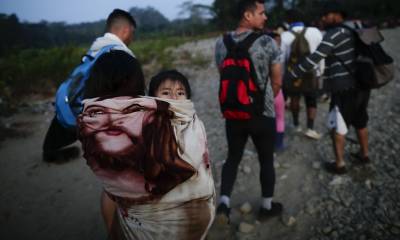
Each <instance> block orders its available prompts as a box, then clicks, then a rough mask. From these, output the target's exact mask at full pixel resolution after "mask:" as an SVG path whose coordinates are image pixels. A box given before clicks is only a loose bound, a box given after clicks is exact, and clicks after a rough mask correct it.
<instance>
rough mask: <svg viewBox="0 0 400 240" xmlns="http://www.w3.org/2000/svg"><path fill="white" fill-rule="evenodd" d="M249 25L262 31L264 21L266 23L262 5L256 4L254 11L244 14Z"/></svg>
mask: <svg viewBox="0 0 400 240" xmlns="http://www.w3.org/2000/svg"><path fill="white" fill-rule="evenodd" d="M245 16H246V17H247V19H248V21H249V23H250V24H251V26H252V27H253V28H254V29H257V30H262V29H264V25H265V21H267V15H265V6H264V4H262V3H258V2H257V3H256V9H255V10H253V11H248V12H246V13H245Z"/></svg>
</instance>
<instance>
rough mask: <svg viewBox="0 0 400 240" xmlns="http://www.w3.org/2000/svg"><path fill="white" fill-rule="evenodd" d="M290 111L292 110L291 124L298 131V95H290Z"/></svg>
mask: <svg viewBox="0 0 400 240" xmlns="http://www.w3.org/2000/svg"><path fill="white" fill-rule="evenodd" d="M290 111H291V112H292V118H293V125H294V127H295V128H296V131H300V126H299V112H300V95H297V94H296V95H294V94H293V95H291V96H290Z"/></svg>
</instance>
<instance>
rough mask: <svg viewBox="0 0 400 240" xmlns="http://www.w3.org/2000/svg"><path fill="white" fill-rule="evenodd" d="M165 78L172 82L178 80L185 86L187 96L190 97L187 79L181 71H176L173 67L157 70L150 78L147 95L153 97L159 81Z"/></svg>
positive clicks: (159, 83) (161, 81)
mask: <svg viewBox="0 0 400 240" xmlns="http://www.w3.org/2000/svg"><path fill="white" fill-rule="evenodd" d="M167 79H170V80H172V81H174V82H175V81H177V82H180V83H181V84H182V85H183V86H184V87H185V91H186V96H187V98H188V99H190V98H191V95H192V92H191V89H190V85H189V81H188V79H187V78H186V77H185V76H184V75H183V74H182V73H180V72H178V71H177V70H175V69H173V70H167V71H162V72H159V73H158V74H157V75H155V76H154V77H152V78H151V80H150V84H149V96H151V97H154V96H155V93H156V91H157V89H158V88H159V87H160V85H161V83H163V82H164V81H165V80H167Z"/></svg>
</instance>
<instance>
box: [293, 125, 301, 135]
mask: <svg viewBox="0 0 400 240" xmlns="http://www.w3.org/2000/svg"><path fill="white" fill-rule="evenodd" d="M294 131H295V132H297V133H301V132H302V131H303V129H302V128H301V127H300V126H294Z"/></svg>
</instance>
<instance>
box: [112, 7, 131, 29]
mask: <svg viewBox="0 0 400 240" xmlns="http://www.w3.org/2000/svg"><path fill="white" fill-rule="evenodd" d="M120 20H123V21H126V22H128V23H129V24H131V25H132V26H133V27H135V28H136V21H135V19H134V18H133V17H132V15H131V14H129V12H127V11H124V10H121V9H118V8H116V9H114V11H112V12H111V13H110V15H108V18H107V23H106V29H107V31H110V29H111V27H112V26H113V25H114V24H115V23H117V22H119V21H120Z"/></svg>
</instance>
